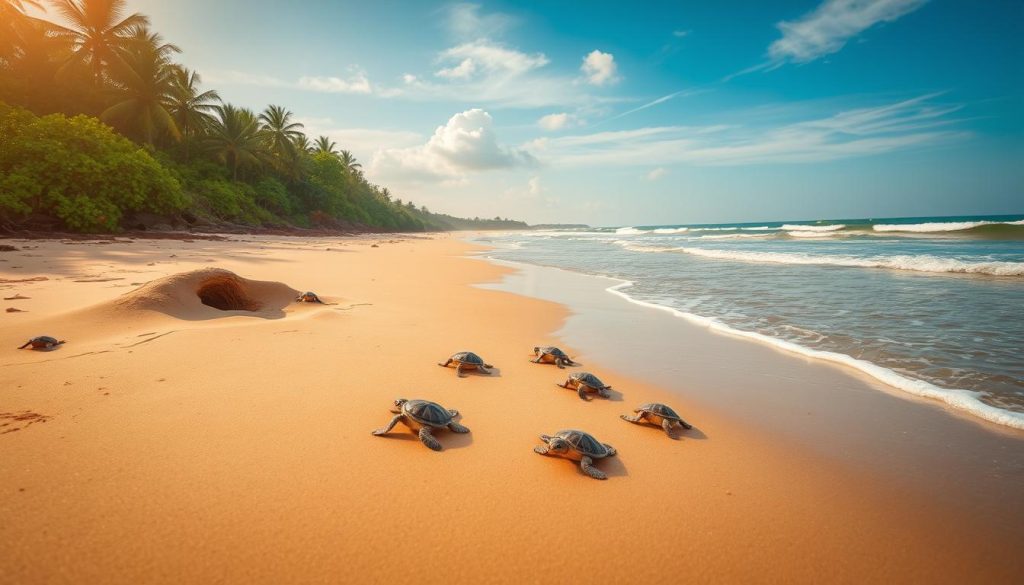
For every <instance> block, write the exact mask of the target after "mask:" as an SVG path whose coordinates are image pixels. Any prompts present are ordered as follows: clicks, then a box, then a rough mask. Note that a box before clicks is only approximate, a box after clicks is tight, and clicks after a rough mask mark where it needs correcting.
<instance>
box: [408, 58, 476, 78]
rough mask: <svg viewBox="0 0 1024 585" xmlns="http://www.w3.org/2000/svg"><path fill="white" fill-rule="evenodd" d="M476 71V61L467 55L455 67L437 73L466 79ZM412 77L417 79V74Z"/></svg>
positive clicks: (441, 75)
mask: <svg viewBox="0 0 1024 585" xmlns="http://www.w3.org/2000/svg"><path fill="white" fill-rule="evenodd" d="M474 71H476V63H475V62H474V61H473V60H472V59H470V58H468V57H467V58H465V59H463V60H462V62H461V63H459V64H458V65H456V66H455V67H449V68H447V69H441V70H439V71H438V72H437V73H435V75H437V76H438V77H445V78H448V79H466V78H468V77H470V76H472V75H473V72H474ZM411 77H412V81H416V76H415V75H413V76H411ZM407 83H408V82H407Z"/></svg>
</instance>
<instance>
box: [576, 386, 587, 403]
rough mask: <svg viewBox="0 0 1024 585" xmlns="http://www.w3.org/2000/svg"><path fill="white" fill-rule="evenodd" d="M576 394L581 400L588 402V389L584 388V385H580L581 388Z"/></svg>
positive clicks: (577, 389) (578, 388)
mask: <svg viewBox="0 0 1024 585" xmlns="http://www.w3.org/2000/svg"><path fill="white" fill-rule="evenodd" d="M576 394H577V395H578V396H579V397H580V400H586V399H587V387H586V386H584V385H583V384H580V385H579V387H577V388H576Z"/></svg>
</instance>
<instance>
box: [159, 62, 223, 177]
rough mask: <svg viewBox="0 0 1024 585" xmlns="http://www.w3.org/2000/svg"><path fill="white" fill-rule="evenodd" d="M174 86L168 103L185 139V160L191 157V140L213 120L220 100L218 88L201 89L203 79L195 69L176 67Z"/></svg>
mask: <svg viewBox="0 0 1024 585" xmlns="http://www.w3.org/2000/svg"><path fill="white" fill-rule="evenodd" d="M173 77H174V88H173V90H172V91H171V101H170V103H169V104H168V105H169V109H170V112H171V117H172V118H173V119H174V123H175V124H177V126H178V129H179V130H181V135H182V137H183V138H184V139H185V160H186V161H187V160H188V159H189V140H190V139H191V138H193V137H194V136H195V134H196V132H198V131H199V130H200V129H202V128H206V127H207V126H209V124H210V123H211V122H213V119H214V118H213V113H212V112H214V111H215V110H216V109H217V104H218V103H219V102H220V95H218V94H217V91H216V90H212V89H209V90H206V91H199V84H200V83H201V82H202V79H201V78H200V77H199V74H198V73H196V72H195V71H189V70H188V69H186V68H184V67H181V66H178V67H175V68H174V75H173Z"/></svg>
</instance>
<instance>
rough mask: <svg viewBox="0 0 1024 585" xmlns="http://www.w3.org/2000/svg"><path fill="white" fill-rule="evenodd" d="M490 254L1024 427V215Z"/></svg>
mask: <svg viewBox="0 0 1024 585" xmlns="http://www.w3.org/2000/svg"><path fill="white" fill-rule="evenodd" d="M475 241H478V242H480V243H482V244H487V245H490V246H493V247H494V250H492V251H491V252H489V253H488V256H491V257H494V258H496V259H500V260H507V261H512V262H524V263H529V264H537V265H542V266H550V267H556V268H562V269H565V270H570V271H575V272H582V273H586V274H593V275H598V276H604V277H610V278H613V279H617V280H618V281H619V282H618V283H616V284H613V286H611V287H610V288H609V289H608V291H609V293H610V294H616V295H619V296H621V297H623V298H624V299H626V300H628V301H631V302H635V303H640V304H644V305H649V306H654V307H658V308H661V309H664V310H665V314H666V318H684V319H688V320H691V321H695V322H698V323H701V324H704V325H707V326H709V327H711V328H713V329H716V330H718V331H721V332H724V333H728V334H733V335H741V336H745V337H748V338H751V339H754V340H756V341H758V342H762V343H769V344H773V345H776V346H778V347H780V348H782V349H785V350H788V351H792V352H795V353H799V354H802V355H804V356H807V357H810V358H814V359H822V360H828V361H833V362H839V363H843V364H846V365H847V366H850V367H853V368H856V369H858V370H860V371H862V372H864V373H866V374H868V375H870V376H873V377H875V378H877V379H879V380H881V381H883V382H885V383H887V384H888V385H890V386H892V387H893V388H896V389H899V390H902V391H904V392H908V393H912V394H916V395H918V396H926V397H929V398H934V399H938V400H942V401H944V402H946V403H948V404H950V405H951V406H954V407H956V408H959V409H962V410H964V411H967V412H969V413H971V414H973V415H975V416H978V417H980V418H984V419H986V420H988V421H991V422H994V423H997V424H1002V425H1006V426H1010V427H1015V428H1024V215H1014V216H970V217H914V218H895V219H840V220H822V221H813V222H811V221H790V222H757V223H743V224H738V223H734V224H699V225H698V224H695V225H660V226H623V227H607V228H588V229H578V230H575V229H574V230H562V231H559V230H550V231H534V232H512V233H503V234H496V235H495V234H489V235H483V236H480V237H478V238H476V240H475Z"/></svg>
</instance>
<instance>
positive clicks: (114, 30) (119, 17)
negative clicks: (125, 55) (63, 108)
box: [50, 0, 149, 86]
mask: <svg viewBox="0 0 1024 585" xmlns="http://www.w3.org/2000/svg"><path fill="white" fill-rule="evenodd" d="M50 3H51V4H53V6H54V8H56V9H57V12H59V13H60V14H61V16H63V17H64V19H65V20H67V21H68V24H69V26H67V27H64V26H59V25H54V29H55V31H56V32H57V34H59V35H61V36H64V37H67V38H68V39H69V40H70V41H71V42H72V43H73V44H74V53H73V54H72V58H71V59H69V60H68V62H67V63H66V64H65V65H64V67H62V71H63V70H66V69H67V68H71V67H75V66H78V65H88V66H89V67H90V68H91V70H92V76H93V81H94V83H95V84H96V85H97V86H99V85H101V84H102V83H103V75H104V73H106V71H107V68H108V67H109V66H110V65H111V63H114V62H116V61H118V60H120V55H119V54H118V50H119V49H122V48H125V47H126V44H127V41H126V37H129V36H131V35H132V34H133V33H134V32H135V29H137V28H138V27H145V26H148V25H149V18H148V17H146V16H143V15H141V14H139V13H137V12H135V13H132V14H129V15H128V16H124V14H125V8H126V6H125V5H126V0H50Z"/></svg>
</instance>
